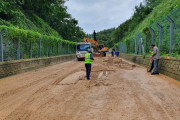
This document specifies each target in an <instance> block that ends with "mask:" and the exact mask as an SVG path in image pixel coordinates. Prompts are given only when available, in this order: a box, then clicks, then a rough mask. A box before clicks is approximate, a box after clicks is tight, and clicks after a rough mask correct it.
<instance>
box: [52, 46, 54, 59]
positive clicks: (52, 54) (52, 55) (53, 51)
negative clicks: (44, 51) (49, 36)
mask: <svg viewBox="0 0 180 120" xmlns="http://www.w3.org/2000/svg"><path fill="white" fill-rule="evenodd" d="M52 56H54V46H53V45H52Z"/></svg>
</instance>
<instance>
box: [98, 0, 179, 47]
mask: <svg viewBox="0 0 180 120" xmlns="http://www.w3.org/2000/svg"><path fill="white" fill-rule="evenodd" d="M145 2H146V4H145V5H144V4H142V3H140V4H139V5H138V6H135V8H134V14H133V16H132V17H131V18H130V19H128V20H126V21H125V22H123V23H122V24H120V26H118V27H117V28H116V29H115V30H113V32H112V34H110V35H109V37H110V39H108V42H106V41H104V43H108V44H107V45H108V47H113V46H114V45H115V44H116V43H119V42H122V41H129V40H130V39H131V38H133V37H135V36H136V35H137V34H139V33H143V32H144V31H145V30H147V28H149V27H150V26H151V25H152V24H155V23H156V22H157V21H158V20H159V19H161V18H162V17H164V16H166V15H167V14H169V13H170V12H171V11H172V10H173V9H175V8H178V6H180V1H179V0H156V1H153V0H145ZM177 17H178V16H177ZM177 17H176V21H177V22H176V23H178V21H179V20H178V19H179V17H178V18H177ZM168 25H169V24H168ZM165 28H166V29H167V31H169V29H168V28H167V26H165ZM176 28H177V27H176ZM156 29H157V28H156ZM148 32H149V35H148V37H149V39H150V37H151V33H150V31H148ZM97 34H99V33H97ZM165 34H166V33H165ZM103 35H105V34H101V36H103ZM100 38H101V37H100ZM176 38H178V37H176ZM156 39H158V37H157V38H156ZM164 39H168V38H167V36H166V37H165V38H164ZM100 40H101V39H100ZM176 41H177V40H176ZM117 45H118V44H116V46H117ZM114 47H115V46H114Z"/></svg>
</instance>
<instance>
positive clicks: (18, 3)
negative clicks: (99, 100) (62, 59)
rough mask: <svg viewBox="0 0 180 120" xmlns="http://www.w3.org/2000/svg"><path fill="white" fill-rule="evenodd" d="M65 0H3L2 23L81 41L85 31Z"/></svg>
mask: <svg viewBox="0 0 180 120" xmlns="http://www.w3.org/2000/svg"><path fill="white" fill-rule="evenodd" d="M65 2H66V1H65V0H48V1H47V0H38V1H35V0H11V1H8V0H1V3H0V25H6V26H9V27H18V28H20V29H25V30H32V31H35V32H39V33H41V34H43V35H48V36H55V37H62V38H63V39H67V40H71V41H74V42H75V41H80V40H81V39H82V38H83V37H84V36H85V33H84V32H83V30H82V29H81V28H80V27H79V26H77V25H78V21H77V20H75V19H74V18H71V15H70V14H68V13H67V10H66V9H67V8H66V7H65V6H64V3H65Z"/></svg>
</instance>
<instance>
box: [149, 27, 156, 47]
mask: <svg viewBox="0 0 180 120" xmlns="http://www.w3.org/2000/svg"><path fill="white" fill-rule="evenodd" d="M149 30H150V31H151V32H152V44H154V43H155V41H154V39H155V32H154V30H153V29H152V28H151V27H149Z"/></svg>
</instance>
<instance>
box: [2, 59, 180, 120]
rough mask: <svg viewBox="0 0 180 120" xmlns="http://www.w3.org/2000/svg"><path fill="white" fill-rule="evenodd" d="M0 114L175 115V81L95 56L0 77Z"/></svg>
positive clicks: (51, 117) (125, 118)
mask: <svg viewBox="0 0 180 120" xmlns="http://www.w3.org/2000/svg"><path fill="white" fill-rule="evenodd" d="M0 120H180V82H177V81H175V80H173V79H170V78H168V77H166V76H164V75H159V76H152V75H150V73H147V72H146V69H145V68H143V67H140V66H138V65H135V64H133V63H130V62H128V61H125V60H123V59H121V58H111V57H105V58H95V61H94V63H93V64H92V73H91V80H89V81H88V80H86V79H85V68H84V62H83V61H80V62H78V61H70V62H66V63H62V64H57V65H53V66H49V67H46V68H41V69H38V70H34V71H29V72H26V73H21V74H18V75H14V76H10V77H7V78H3V79H0Z"/></svg>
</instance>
